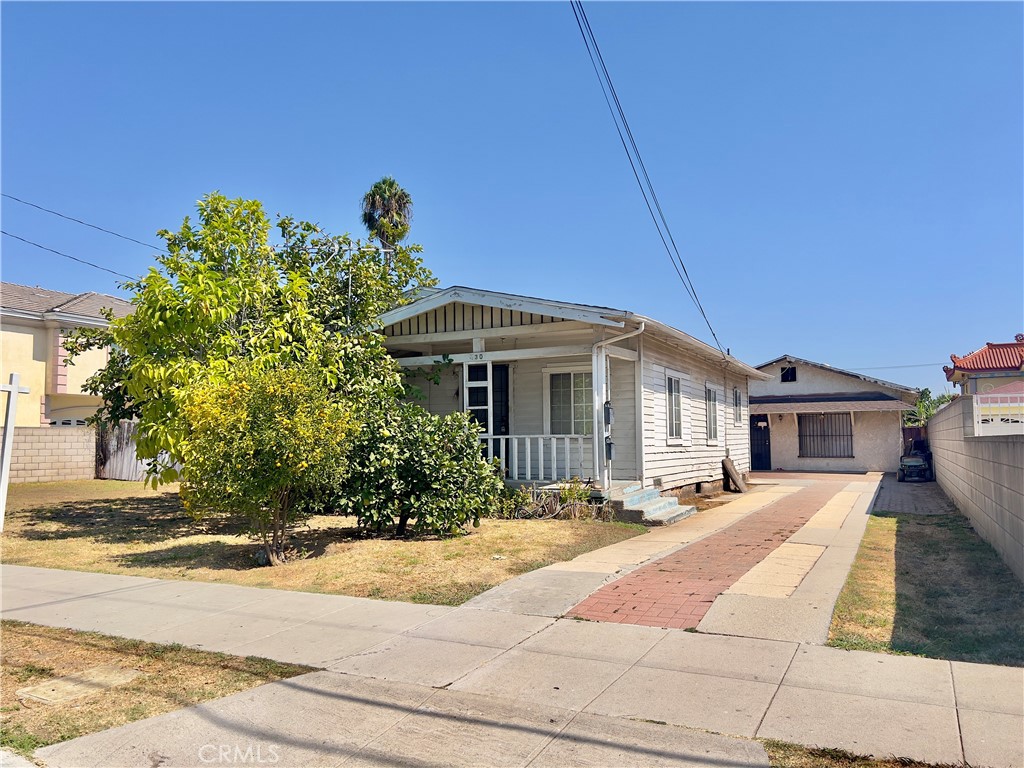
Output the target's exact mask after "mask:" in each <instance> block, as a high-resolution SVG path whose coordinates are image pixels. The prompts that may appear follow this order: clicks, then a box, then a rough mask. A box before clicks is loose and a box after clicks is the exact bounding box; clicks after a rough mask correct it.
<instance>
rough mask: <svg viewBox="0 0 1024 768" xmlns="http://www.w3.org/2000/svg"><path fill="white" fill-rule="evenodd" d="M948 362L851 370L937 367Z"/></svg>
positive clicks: (867, 369)
mask: <svg viewBox="0 0 1024 768" xmlns="http://www.w3.org/2000/svg"><path fill="white" fill-rule="evenodd" d="M940 365H946V363H915V364H913V365H876V366H875V367H873V368H851V369H850V370H851V371H888V370H892V369H893V368H935V367H936V366H940Z"/></svg>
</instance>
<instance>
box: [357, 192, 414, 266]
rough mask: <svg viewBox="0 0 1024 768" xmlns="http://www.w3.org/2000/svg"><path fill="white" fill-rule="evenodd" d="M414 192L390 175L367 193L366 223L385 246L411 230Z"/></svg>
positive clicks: (364, 212) (369, 229)
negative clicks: (406, 188)
mask: <svg viewBox="0 0 1024 768" xmlns="http://www.w3.org/2000/svg"><path fill="white" fill-rule="evenodd" d="M411 222H412V196H411V195H410V194H409V193H408V192H406V191H405V189H403V188H402V187H401V186H400V185H399V183H398V182H397V181H395V180H394V179H393V178H392V177H390V176H384V177H383V178H382V179H381V180H380V181H378V182H377V183H376V184H374V185H373V186H372V187H370V189H369V191H368V192H367V193H366V194H365V195H363V224H364V225H365V226H366V230H367V232H369V233H370V235H371V236H372V237H376V238H377V239H378V240H380V242H381V244H382V245H383V246H384V247H385V248H391V247H393V246H394V245H395V244H396V243H400V242H401V241H402V240H404V239H405V237H406V235H408V234H409V224H410V223H411Z"/></svg>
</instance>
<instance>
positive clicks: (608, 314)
mask: <svg viewBox="0 0 1024 768" xmlns="http://www.w3.org/2000/svg"><path fill="white" fill-rule="evenodd" d="M407 295H409V294H407ZM415 297H416V298H414V299H413V301H412V302H410V303H409V304H405V305H403V306H401V307H398V308H396V309H393V310H391V311H390V312H385V313H384V314H383V315H381V317H380V319H379V320H378V324H379V325H380V327H387V326H389V325H393V324H395V323H399V322H402V321H403V320H408V319H409V318H412V317H415V316H416V315H419V314H422V313H424V312H429V311H431V310H434V309H437V308H438V307H443V306H445V305H446V304H450V303H452V302H463V303H465V304H479V305H480V306H484V307H494V308H495V309H507V310H512V311H518V312H527V313H532V314H538V315H548V316H550V317H557V318H561V319H563V320H579V321H581V322H584V323H590V324H591V325H600V326H605V327H608V328H614V329H625V328H626V325H627V323H629V324H631V325H635V326H637V327H640V326H641V325H642V326H643V327H644V329H645V331H649V332H651V333H653V334H657V335H658V336H661V337H662V338H663V339H664V340H666V341H668V342H669V343H670V344H674V345H677V346H682V347H684V348H685V349H686V350H687V351H689V352H690V353H692V354H694V355H696V356H698V357H701V358H703V359H705V360H708V361H711V362H715V363H719V364H722V363H724V364H725V366H726V367H727V368H729V369H732V370H734V371H737V372H739V373H741V374H742V375H743V376H747V377H749V378H752V379H767V378H770V377H769V376H768V375H767V374H764V373H762V372H761V371H759V370H757V369H756V368H753V367H751V366H749V365H747V364H746V363H744V362H742V361H741V360H737V359H736V358H735V357H733V356H732V355H729V354H726V353H724V352H721V351H720V350H718V349H716V348H715V347H712V346H711V345H710V344H705V343H704V342H703V341H701V340H700V339H697V338H695V337H693V336H690V335H689V334H688V333H684V332H683V331H680V330H678V329H677V328H673V327H672V326H671V325H666V324H665V323H662V322H660V321H658V320H654V319H652V318H650V317H645V316H644V315H638V314H636V313H635V312H630V311H628V310H624V309H613V308H612V307H602V306H597V305H593V304H577V303H574V302H568V301H555V300H554V299H539V298H535V297H533V296H520V295H518V294H514V293H502V292H500V291H489V290H484V289H481V288H468V287H466V286H463V285H453V286H451V287H450V288H421V289H419V290H418V291H416V293H415Z"/></svg>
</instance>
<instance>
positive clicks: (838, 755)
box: [764, 740, 967, 768]
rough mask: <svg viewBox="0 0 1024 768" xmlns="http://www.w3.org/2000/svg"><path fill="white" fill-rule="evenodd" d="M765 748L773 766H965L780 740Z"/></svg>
mask: <svg viewBox="0 0 1024 768" xmlns="http://www.w3.org/2000/svg"><path fill="white" fill-rule="evenodd" d="M764 748H765V751H766V752H767V753H768V760H769V762H770V763H771V765H772V768H962V767H963V768H967V767H965V766H964V764H963V763H956V764H949V763H941V764H938V765H936V764H933V763H921V762H918V761H917V760H908V759H906V758H899V757H891V758H883V759H874V758H870V757H860V756H859V755H854V754H851V753H849V752H846V751H844V750H841V749H815V748H813V747H801V746H799V745H797V744H787V743H786V742H783V741H771V740H769V741H766V742H764Z"/></svg>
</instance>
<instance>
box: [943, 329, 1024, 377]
mask: <svg viewBox="0 0 1024 768" xmlns="http://www.w3.org/2000/svg"><path fill="white" fill-rule="evenodd" d="M949 359H950V360H951V361H952V362H953V367H952V368H950V367H949V366H948V365H944V366H943V367H942V370H943V372H944V373H945V374H946V380H947V381H952V380H953V377H954V376H955V375H956V373H957V372H963V373H996V372H999V371H1009V372H1014V373H1015V372H1017V371H1022V370H1024V333H1018V334H1017V335H1016V336H1015V337H1014V340H1013V341H1012V342H1010V343H1008V344H993V343H992V342H991V341H988V342H985V346H984V347H982V348H981V349H976V350H974V351H973V352H971V353H970V354H968V355H964V356H963V357H957V356H956V355H950V356H949Z"/></svg>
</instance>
